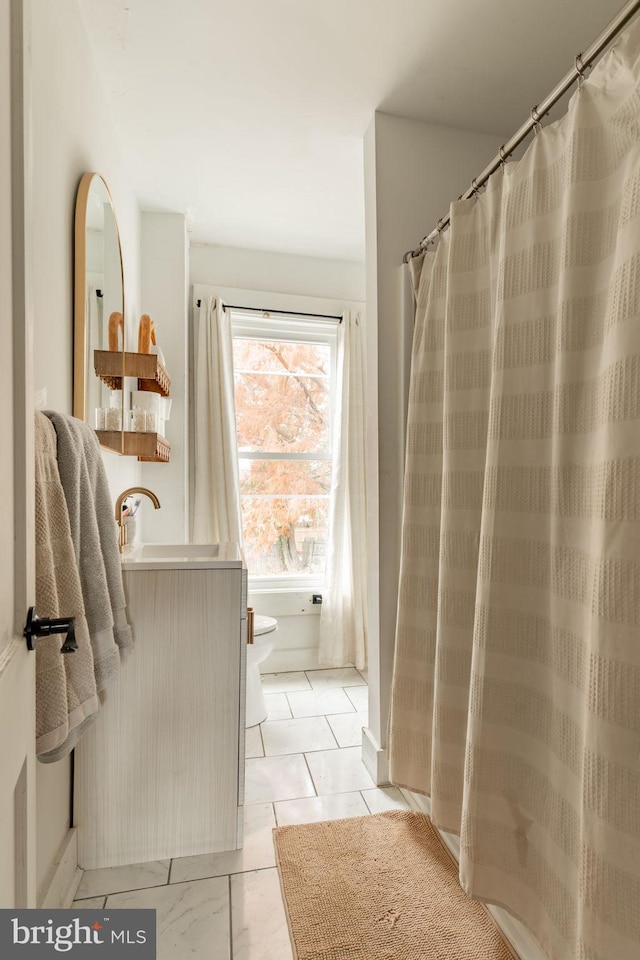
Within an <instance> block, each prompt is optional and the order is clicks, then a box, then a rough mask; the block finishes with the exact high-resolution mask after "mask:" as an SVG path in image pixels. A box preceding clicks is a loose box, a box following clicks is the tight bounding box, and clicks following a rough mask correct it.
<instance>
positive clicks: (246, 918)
mask: <svg viewBox="0 0 640 960" xmlns="http://www.w3.org/2000/svg"><path fill="white" fill-rule="evenodd" d="M262 682H263V686H264V690H265V700H266V703H267V710H268V715H267V719H266V720H265V722H264V723H261V724H260V725H259V726H256V727H252V728H250V729H249V730H247V741H246V758H247V759H246V784H245V808H244V817H245V826H244V832H245V840H244V846H243V848H242V850H234V851H230V852H228V853H214V854H204V855H201V856H195V857H181V858H178V859H175V860H159V861H156V862H154V863H140V864H131V865H129V866H124V867H110V868H108V869H105V870H88V871H86V872H85V873H84V874H83V877H82V880H81V881H80V885H79V887H78V891H77V893H76V900H75V901H74V907H76V908H83V907H86V908H98V909H102V908H108V907H113V908H116V907H151V908H155V909H156V911H157V931H158V950H157V958H158V960H174V958H183V957H185V958H186V957H190V958H192V960H205V958H206V960H291V957H292V953H291V946H290V943H289V933H288V930H287V922H286V918H285V913H284V907H283V903H282V896H281V893H280V882H279V879H278V872H277V870H276V865H275V853H274V848H273V839H272V830H273V828H274V827H275V826H282V825H284V824H295V823H311V822H314V821H318V820H336V819H339V818H342V817H359V816H366V815H367V814H369V813H379V812H381V811H383V810H390V809H398V808H402V809H408V804H407V803H406V801H405V799H404V797H403V796H402V794H401V793H400V791H399V790H397V789H396V788H395V787H384V788H380V787H376V785H375V784H374V782H373V780H372V779H371V777H370V776H369V774H368V773H367V771H366V769H365V767H364V766H363V764H362V761H361V759H360V756H361V746H360V745H361V739H362V733H361V731H362V727H363V726H365V725H366V723H367V694H368V691H367V686H366V680H365V679H364V677H363V676H362V674H360V673H359V672H358V671H357V670H355V669H353V668H344V669H340V670H307V671H304V672H302V671H301V672H295V673H280V674H267V675H265V676H264V677H263V678H262Z"/></svg>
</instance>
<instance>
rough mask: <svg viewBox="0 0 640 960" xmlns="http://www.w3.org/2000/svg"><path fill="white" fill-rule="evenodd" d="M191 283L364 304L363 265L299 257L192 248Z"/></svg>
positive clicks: (202, 246) (228, 249)
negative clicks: (362, 301) (354, 301)
mask: <svg viewBox="0 0 640 960" xmlns="http://www.w3.org/2000/svg"><path fill="white" fill-rule="evenodd" d="M191 283H192V284H196V283H203V284H211V283H215V284H219V285H220V286H223V287H239V288H241V289H243V290H268V291H273V292H274V293H289V294H299V295H300V296H303V297H324V298H326V299H331V300H364V292H365V270H364V264H363V263H355V262H352V261H350V260H324V259H321V258H319V257H296V256H292V255H291V254H285V253H266V252H265V251H264V250H249V249H246V250H245V249H240V248H239V247H218V246H208V245H205V244H197V243H194V244H192V245H191Z"/></svg>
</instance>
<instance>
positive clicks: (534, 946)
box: [401, 788, 548, 960]
mask: <svg viewBox="0 0 640 960" xmlns="http://www.w3.org/2000/svg"><path fill="white" fill-rule="evenodd" d="M401 792H402V793H403V794H404V797H405V799H406V800H407V803H408V804H409V806H410V807H412V809H414V810H418V811H420V813H426V814H427V816H431V800H430V799H429V797H423V796H421V795H420V794H419V793H411V791H410V790H405V789H404V788H401ZM438 833H439V834H440V836H441V837H442V840H443V842H444V843H445V844H446V846H447V848H448V849H449V850H450V851H451V853H452V854H453V856H454V857H455V859H456V861H458V862H459V860H460V837H457V836H456V835H455V833H444V832H443V831H442V830H438ZM486 906H487V910H488V911H489V913H490V914H491V916H492V917H493V919H494V920H495V922H496V923H497V924H498V926H499V927H500V930H501V931H502V933H503V934H504V935H505V937H506V938H507V940H508V941H509V943H510V944H511V946H512V947H513V949H514V950H515V952H516V953H517V955H518V956H519V957H520V960H548V957H547V956H546V954H545V953H544V952H543V950H542V948H541V947H540V945H539V944H538V943H537V941H536V940H535V939H534V938H533V936H532V935H531V934H530V933H529V931H528V930H527V928H526V927H525V925H524V924H523V923H520V921H519V920H516V918H515V917H512V916H511V914H510V913H509V912H508V911H507V910H503V909H502V907H492V906H490V905H489V904H487V905H486Z"/></svg>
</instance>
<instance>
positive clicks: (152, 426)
mask: <svg viewBox="0 0 640 960" xmlns="http://www.w3.org/2000/svg"><path fill="white" fill-rule="evenodd" d="M146 414H147V416H146V426H145V429H146V430H147V432H148V433H157V431H158V414H157V413H156V411H155V410H147V411H146Z"/></svg>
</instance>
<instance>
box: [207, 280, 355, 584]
mask: <svg viewBox="0 0 640 960" xmlns="http://www.w3.org/2000/svg"><path fill="white" fill-rule="evenodd" d="M208 297H220V299H221V300H222V302H223V303H231V304H234V305H235V306H236V307H245V308H246V307H253V308H256V309H262V310H266V311H268V312H271V313H275V314H277V313H278V311H280V310H286V311H287V312H289V313H307V314H316V315H317V316H320V317H334V316H338V317H341V316H342V315H343V314H344V313H345V312H346V311H347V310H354V311H356V312H357V311H360V312H362V311H363V310H364V307H365V305H364V303H363V302H362V301H361V300H337V299H334V298H330V297H308V296H303V295H302V294H300V295H298V294H290V293H276V292H274V291H269V290H262V291H260V290H243V289H242V288H240V287H227V286H222V285H218V284H209V283H208V284H203V283H197V284H194V285H193V290H192V301H191V306H192V316H194V317H195V316H197V309H198V308H197V303H198V300H205V299H207V298H208ZM273 319H275V318H273ZM307 319H308V320H309V323H314V322H315V321H314V320H313V318H312V317H309V318H307ZM322 326H323V327H324V329H325V330H326V321H322ZM192 434H193V431H192ZM329 459H331V458H329ZM192 462H193V461H192ZM248 586H249V590H250V591H251V592H252V593H262V592H265V593H267V592H268V593H293V592H301V591H304V592H307V591H308V592H309V593H322V590H323V588H324V580H323V578H322V577H318V576H305V577H287V578H286V580H285V579H284V578H283V579H280V578H279V577H262V578H257V577H249V585H248Z"/></svg>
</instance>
